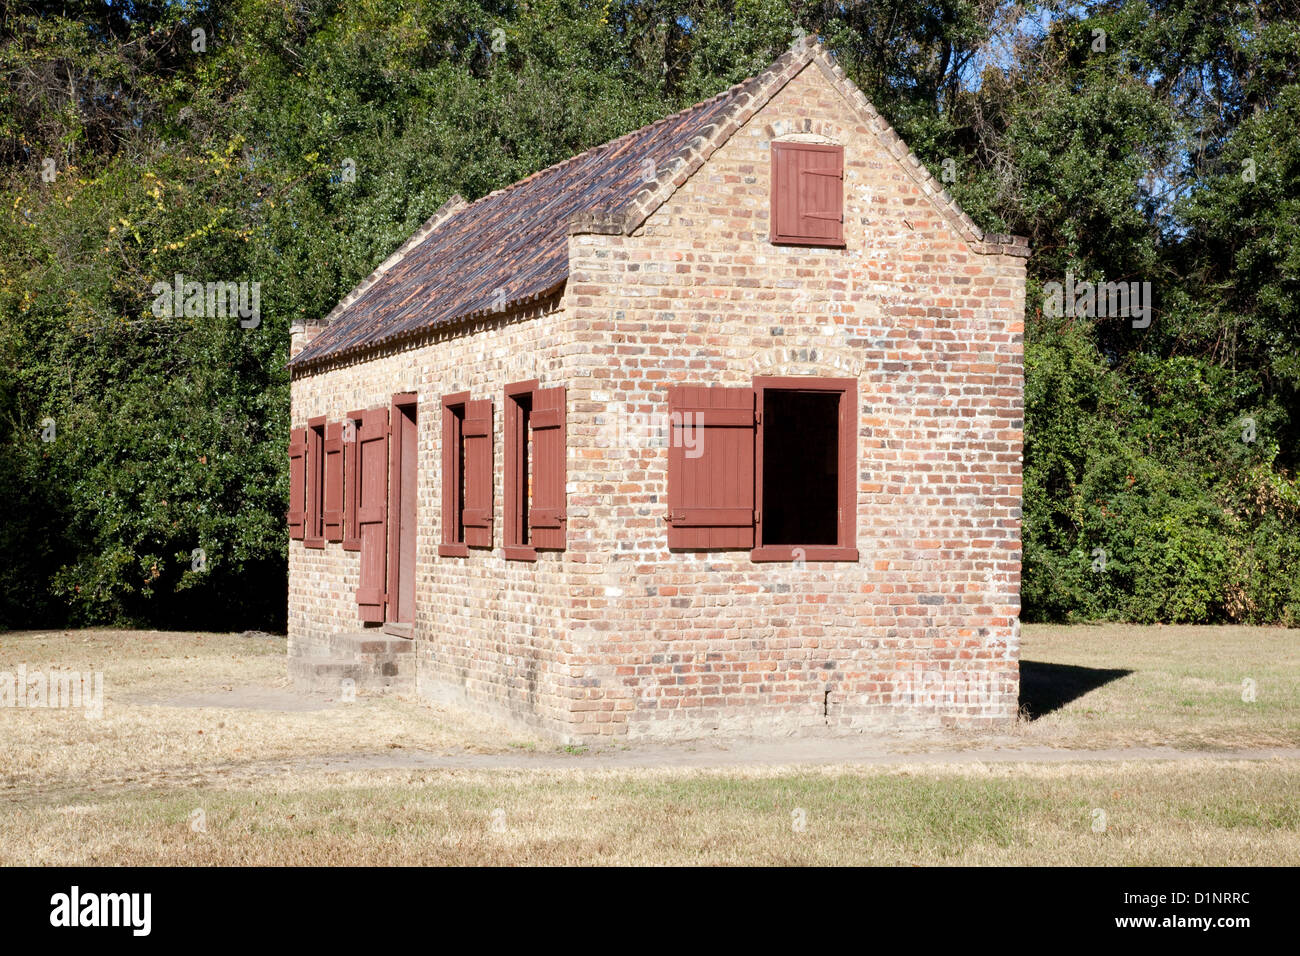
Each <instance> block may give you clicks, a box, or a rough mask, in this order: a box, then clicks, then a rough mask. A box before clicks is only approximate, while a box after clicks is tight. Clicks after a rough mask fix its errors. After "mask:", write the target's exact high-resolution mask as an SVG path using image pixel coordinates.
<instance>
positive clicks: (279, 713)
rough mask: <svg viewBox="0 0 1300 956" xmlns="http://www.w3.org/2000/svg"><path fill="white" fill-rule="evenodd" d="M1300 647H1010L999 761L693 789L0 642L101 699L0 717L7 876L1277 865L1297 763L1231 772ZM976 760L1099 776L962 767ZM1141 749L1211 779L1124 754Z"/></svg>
mask: <svg viewBox="0 0 1300 956" xmlns="http://www.w3.org/2000/svg"><path fill="white" fill-rule="evenodd" d="M1298 637H1300V634H1297V632H1295V631H1281V630H1272V629H1249V628H1126V627H1105V628H1048V627H1026V628H1025V633H1024V643H1023V658H1024V661H1025V664H1024V673H1025V678H1024V684H1025V694H1024V700H1023V703H1024V707H1025V711H1026V715H1025V719H1023V720H1022V721H1021V722H1020V724H1019V726H1018V727H1017V728H1016V730H1015V731H1014V732H1013V733H1010V734H1007V735H1004V736H1002V737H999V738H995V739H989V738H979V739H972V738H970V737H963V736H959V735H951V734H948V735H933V736H928V737H924V738H889V739H887V740H871V741H870V743H871V744H872V746H873V747H877V748H880V747H884V748H887V749H892V750H895V751H901V752H915V751H928V752H930V753H929V754H928V757H929V758H930V759H929V761H928V762H925V763H919V762H918V763H912V762H910V761H911V760H912V759H913V758H910V757H909V758H906V760H904V761H903V762H901V763H900V762H899V760H901V759H903V758H897V757H896V758H895V760H894V761H893V762H891V763H889V764H885V763H883V762H877V763H870V762H867V763H863V762H862V761H853V762H851V763H850V762H841V763H839V764H831V765H826V766H789V765H785V766H782V765H776V764H771V763H770V762H761V761H759V762H755V763H753V764H752V765H742V766H726V767H713V768H708V767H698V766H688V765H685V764H684V763H683V762H681V761H678V760H675V759H674V756H673V755H674V753H676V751H674V750H672V749H671V748H665V749H663V750H662V751H661V752H662V755H663V757H664V759H663V761H662V762H663V765H662V766H649V767H635V768H618V767H610V766H608V765H606V764H602V763H601V759H602V758H601V754H600V753H599V752H596V751H588V752H586V753H576V752H569V751H565V750H562V749H560V748H557V747H555V746H554V745H552V744H547V743H544V742H542V741H541V740H538V739H536V738H533V737H530V736H529V735H527V734H524V733H521V732H519V731H517V730H513V729H509V728H506V727H504V726H500V725H495V724H492V723H491V722H488V721H484V720H482V719H481V718H469V717H466V716H465V715H462V714H459V713H457V712H453V711H446V710H441V709H435V708H430V707H428V706H425V705H422V704H417V703H415V702H411V701H404V700H398V699H393V698H385V697H363V698H360V699H359V700H358V701H357V702H356V703H354V704H346V705H344V704H334V703H329V704H326V703H323V702H316V703H313V702H310V701H306V700H304V699H302V698H298V697H296V695H293V694H292V693H290V692H289V691H288V689H287V688H286V686H285V684H286V682H285V680H284V676H283V675H284V669H285V667H284V644H283V640H282V639H276V638H265V637H239V636H234V635H203V634H159V633H150V632H111V631H109V632H105V631H72V632H46V633H36V632H25V633H11V634H0V671H9V672H13V671H14V670H15V669H16V668H17V666H18V665H20V664H24V665H25V666H26V668H27V670H28V671H29V672H31V671H34V670H37V669H40V668H46V669H47V670H48V669H50V668H51V667H57V668H59V669H63V670H73V669H77V670H99V671H103V673H104V695H105V705H104V714H103V717H102V718H101V719H98V720H87V719H85V718H84V716H83V715H82V714H81V713H79V712H77V711H74V710H28V709H18V708H0V740H2V741H3V744H4V746H3V747H2V748H0V801H2V802H3V804H4V806H3V812H2V813H0V863H4V864H23V863H71V864H92V863H93V864H127V863H137V864H139V863H142V864H154V863H160V864H161V863H175V864H196V865H197V864H214V863H225V864H244V863H252V864H329V865H350V864H386V863H408V864H423V863H472V864H479V863H483V864H493V863H541V864H560V863H656V864H671V863H737V864H739V863H757V864H766V863H786V864H813V865H826V864H838V863H844V864H850V863H882V864H921V865H926V864H935V863H955V864H966V863H979V864H1014V865H1024V864H1060V863H1094V864H1174V865H1178V864H1268V865H1272V864H1285V865H1295V864H1296V863H1297V862H1300V810H1298V809H1297V801H1296V799H1295V794H1296V793H1297V792H1298V791H1300V760H1297V759H1295V758H1294V756H1291V755H1288V756H1286V757H1276V756H1275V757H1269V758H1264V757H1261V758H1260V759H1247V760H1241V759H1228V754H1227V752H1228V751H1235V750H1258V749H1259V748H1286V749H1289V750H1292V751H1294V750H1295V749H1296V748H1300V717H1298V714H1300V676H1298V673H1300V666H1297V665H1300V655H1298V648H1300V644H1298V642H1297V638H1298ZM1246 679H1249V680H1251V681H1253V687H1254V699H1253V700H1243V699H1242V687H1243V681H1245V680H1246ZM1248 696H1249V695H1248ZM991 745H992V746H997V747H1000V748H1004V749H1005V748H1016V747H1032V748H1043V747H1055V748H1073V749H1076V750H1084V751H1087V750H1091V751H1096V752H1097V753H1096V755H1095V756H1096V759H1091V755H1089V754H1087V753H1074V754H1070V755H1069V756H1070V757H1072V758H1077V759H1072V760H1071V761H1070V762H1051V763H1048V762H1043V761H1041V760H1039V761H1033V760H1026V761H1024V762H1021V761H1020V760H1019V758H1018V757H1017V756H1016V755H1015V754H1011V755H1010V759H1009V760H1008V759H1007V755H1005V754H1004V755H1003V758H1002V762H991V761H986V760H979V761H976V762H956V758H958V757H960V756H961V754H960V751H961V750H962V749H963V748H970V747H974V746H979V747H983V748H987V747H989V746H991ZM1156 745H1165V746H1170V747H1174V748H1180V749H1182V750H1184V751H1190V750H1197V751H1201V753H1199V754H1198V755H1196V756H1190V757H1188V758H1186V759H1180V760H1174V761H1140V760H1129V759H1123V753H1119V754H1118V755H1117V754H1116V752H1115V751H1116V750H1117V749H1121V750H1122V748H1128V747H1151V746H1156ZM949 751H952V752H953V754H952V756H953V757H954V761H953V762H945V761H946V757H947V755H948V752H949ZM1028 752H1029V751H1026V753H1028ZM1035 752H1037V750H1036V751H1035ZM787 753H789V751H787ZM385 755H386V756H385ZM402 755H412V756H419V755H455V756H456V757H457V758H458V759H460V758H463V759H466V760H478V761H480V762H481V763H482V766H470V767H468V768H457V767H443V768H438V769H420V768H418V767H414V766H413V767H411V768H405V767H402V766H400V764H401V757H402ZM476 755H477V756H476ZM1103 756H1105V759H1102V758H1103ZM327 758H328V759H331V760H335V759H341V758H347V760H350V761H351V762H350V763H347V761H345V763H347V766H348V767H349V769H345V770H330V769H328V767H327V766H325V764H323V763H322V762H323V761H325V760H326V759H327ZM378 758H383V760H381V761H379V762H376V764H375V765H374V766H373V767H370V768H367V767H366V766H365V764H364V761H365V760H367V759H377V760H378ZM394 759H396V762H397V763H398V764H399V766H393V765H392V763H393V760H394ZM507 759H509V760H510V761H511V764H510V766H509V767H502V768H500V769H492V768H491V765H492V763H493V762H494V761H500V762H504V761H506V760H507ZM384 761H387V762H386V763H385V762H384ZM788 762H789V761H787V763H788ZM534 764H535V765H534ZM358 768H360V769H358Z"/></svg>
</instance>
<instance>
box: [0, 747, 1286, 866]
mask: <svg viewBox="0 0 1300 956" xmlns="http://www.w3.org/2000/svg"><path fill="white" fill-rule="evenodd" d="M1297 786H1300V765H1297V763H1296V762H1295V761H1289V762H1278V763H1262V762H1261V763H1255V762H1252V763H1235V764H1231V765H1229V764H1227V763H1223V762H1219V761H1211V760H1206V761H1195V762H1188V763H1185V764H1154V765H1153V764H1119V765H1109V766H1097V765H1078V764H1072V765H1067V766H1052V767H1045V766H1041V765H1024V764H1021V765H998V766H979V765H975V766H970V765H967V766H960V767H956V766H938V767H926V768H923V769H907V768H894V769H881V768H874V769H873V768H864V767H830V768H824V769H819V770H803V771H791V770H789V769H786V770H779V769H756V770H742V771H737V770H728V771H718V770H684V769H681V768H671V769H660V770H639V771H632V772H628V771H617V772H615V771H597V772H589V771H580V770H568V771H545V772H531V771H493V772H479V771H472V772H466V771H437V772H417V773H412V772H398V771H387V772H378V773H367V774H348V775H330V776H313V775H303V774H293V775H285V776H283V777H276V778H267V779H263V780H261V781H258V782H256V783H254V782H251V781H244V782H242V783H241V784H239V785H233V786H229V785H228V786H223V787H219V788H199V789H193V790H187V789H176V788H168V789H164V790H154V789H147V788H131V789H120V788H119V789H114V790H112V791H111V792H106V793H86V794H84V795H82V796H81V797H80V798H79V799H78V801H77V802H76V803H74V804H68V803H66V802H63V801H58V800H46V799H40V798H36V797H34V798H33V799H29V800H24V801H22V803H21V805H20V806H17V807H11V808H10V812H8V813H5V814H4V815H3V816H0V863H6V864H49V863H66V864H106V863H110V864H127V863H130V864H143V865H154V864H173V865H175V864H182V865H264V864H290V865H325V866H348V865H367V864H370V865H429V864H471V865H477V864H543V865H550V864H634V865H636V864H756V865H765V864H786V865H815V866H826V865H839V864H887V865H929V864H959V865H964V864H981V865H1017V866H1024V865H1054V864H1093V865H1120V864H1124V865H1131V864H1137V865H1178V866H1181V865H1200V864H1216V865H1218V864H1240V865H1295V864H1296V863H1297V862H1300V819H1298V816H1300V810H1297V805H1296V802H1295V801H1294V799H1293V798H1292V795H1293V794H1294V793H1295V792H1296V789H1297ZM1097 810H1104V811H1105V813H1106V815H1107V820H1106V824H1107V825H1106V829H1105V831H1104V832H1094V830H1093V824H1094V819H1095V811H1097ZM197 811H202V814H203V817H202V820H203V829H202V830H199V829H196V825H195V824H196V822H197V820H198V817H197V816H196V813H197ZM799 811H802V815H801V818H802V820H803V821H804V824H805V826H804V830H803V831H802V832H798V831H797V830H796V828H795V823H796V819H798V817H796V816H795V815H796V814H798V812H799ZM494 825H496V826H498V827H499V828H500V831H501V832H497V830H496V829H494Z"/></svg>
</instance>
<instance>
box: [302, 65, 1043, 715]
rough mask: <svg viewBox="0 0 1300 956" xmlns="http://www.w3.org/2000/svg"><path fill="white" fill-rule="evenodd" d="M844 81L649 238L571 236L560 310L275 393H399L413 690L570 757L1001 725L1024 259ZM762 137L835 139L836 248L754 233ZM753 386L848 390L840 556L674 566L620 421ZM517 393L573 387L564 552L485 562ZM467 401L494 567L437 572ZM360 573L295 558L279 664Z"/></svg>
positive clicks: (700, 190) (810, 99) (761, 203)
mask: <svg viewBox="0 0 1300 956" xmlns="http://www.w3.org/2000/svg"><path fill="white" fill-rule="evenodd" d="M836 84H837V79H836V77H835V75H834V74H833V72H828V71H826V70H824V69H823V68H822V66H821V65H819V64H818V63H813V64H812V65H810V66H808V67H806V68H805V69H804V70H803V72H802V73H800V74H799V75H798V76H797V77H796V78H795V79H794V80H793V81H791V82H790V83H789V85H788V86H786V87H785V88H784V89H783V90H781V92H779V93H777V94H776V96H775V98H774V99H773V100H772V101H771V102H770V103H768V104H767V106H765V107H764V108H763V109H762V110H761V111H760V112H759V113H758V114H757V115H756V116H754V117H752V118H751V119H749V121H748V122H747V123H746V124H745V125H744V126H743V127H742V128H741V129H740V130H739V131H738V132H736V133H735V135H734V136H733V137H732V138H731V139H730V140H728V141H727V142H726V143H725V144H724V145H722V146H721V148H719V149H718V150H717V151H716V152H714V153H713V154H712V155H711V156H710V157H709V158H708V159H707V161H706V162H705V163H704V165H703V166H702V167H701V168H699V169H698V171H696V172H695V173H694V174H693V175H691V176H690V177H689V178H688V179H687V180H686V181H685V183H684V184H683V185H682V186H681V188H680V189H679V190H678V191H677V192H676V193H674V194H673V195H672V197H671V198H670V199H669V201H668V202H667V203H666V204H665V205H663V206H662V207H660V208H659V209H658V210H657V211H655V212H654V213H653V214H652V215H651V216H650V218H649V219H648V220H647V221H646V222H645V224H644V225H643V227H642V228H640V229H639V230H637V231H636V232H634V233H633V234H632V235H630V236H625V235H606V234H588V235H575V236H573V237H571V239H570V256H571V266H570V280H569V284H568V287H567V289H566V290H565V294H564V300H563V303H562V308H561V309H558V310H557V311H555V312H553V313H551V314H549V315H543V316H533V317H524V318H517V317H501V318H498V319H495V320H493V321H488V322H481V323H476V324H474V325H472V326H470V327H469V329H468V330H467V331H466V334H463V335H457V336H452V337H440V338H435V339H430V340H427V341H425V342H423V343H420V344H419V345H418V346H414V347H406V348H403V349H402V350H400V351H396V352H392V353H388V354H384V355H382V356H381V357H378V358H372V359H370V360H367V361H362V362H356V361H352V362H349V363H344V364H341V365H339V366H337V367H334V368H330V369H328V370H325V371H318V372H313V373H311V374H308V375H305V376H304V375H301V374H300V375H297V376H295V381H294V384H293V421H294V424H296V425H297V424H302V423H304V422H305V421H306V420H307V419H308V418H310V417H312V416H315V415H327V416H329V418H330V419H331V420H336V419H338V418H340V417H341V416H342V415H343V414H344V413H346V412H348V411H351V410H353V409H358V408H366V407H373V406H376V405H386V404H387V403H388V401H389V398H390V397H391V395H392V394H393V393H394V392H397V391H404V390H415V391H417V392H418V393H419V399H420V404H419V435H420V444H419V448H420V451H419V462H420V471H419V493H418V495H419V518H418V520H419V534H418V538H419V540H418V559H417V572H416V573H417V588H418V590H417V611H416V627H415V640H416V643H417V654H418V657H419V668H420V670H419V681H418V686H419V689H420V692H421V693H422V694H424V695H426V696H429V697H434V698H439V699H451V700H457V701H459V702H461V703H464V704H467V705H469V706H471V707H476V708H480V709H483V710H486V711H492V712H495V713H499V714H508V715H511V716H513V717H514V718H515V719H517V720H520V721H522V722H524V723H527V724H529V725H531V726H534V727H537V728H539V729H543V730H546V731H548V732H551V733H553V734H555V735H557V736H560V737H562V738H566V739H577V738H582V737H586V736H589V735H596V734H603V735H609V734H628V735H631V736H672V735H694V734H700V733H706V732H709V731H711V730H715V729H717V730H721V731H724V732H752V733H801V732H817V731H825V730H827V729H828V728H829V729H831V730H843V729H848V728H884V727H906V726H932V725H935V724H938V723H940V722H944V723H955V724H961V725H963V726H972V727H977V726H981V725H988V724H991V723H994V722H999V721H1006V720H1009V719H1010V718H1011V717H1013V716H1014V714H1015V710H1016V706H1017V690H1018V676H1017V675H1018V647H1017V636H1018V630H1017V628H1016V626H1015V623H1014V622H1015V619H1016V616H1017V615H1018V613H1019V580H1020V454H1021V440H1022V395H1021V375H1022V344H1021V338H1022V330H1023V324H1022V323H1023V295H1024V260H1023V258H1020V257H1018V256H1014V255H1004V254H1001V252H1000V251H999V249H998V247H996V246H990V244H988V243H979V242H977V241H976V240H975V239H974V238H972V236H971V235H970V234H969V233H966V234H965V237H963V232H962V231H961V223H960V221H959V220H958V219H957V216H956V215H955V214H954V213H952V212H948V213H944V212H942V211H941V209H942V202H943V201H942V200H941V201H940V205H939V206H936V205H935V204H934V203H933V202H931V200H930V199H929V198H927V196H926V195H925V194H924V189H926V188H929V187H928V186H926V185H925V183H926V182H927V179H928V178H927V177H925V176H924V175H920V176H918V175H916V174H914V173H911V172H909V171H908V167H907V166H906V164H905V163H900V161H899V158H898V156H896V155H895V154H894V153H893V152H891V151H890V148H891V145H892V147H893V149H894V152H897V151H898V149H899V147H898V144H897V142H896V140H890V139H889V138H888V136H886V137H885V138H884V139H882V138H881V137H880V136H878V135H877V133H876V132H875V131H874V130H873V129H872V128H871V120H870V118H868V119H866V120H864V118H863V116H862V114H861V113H860V112H857V111H855V110H854V108H853V106H852V104H851V102H850V100H849V99H846V96H845V94H844V93H843V92H842V89H841V88H840V87H838V86H837V85H836ZM859 105H861V104H859ZM774 138H781V139H803V140H806V141H819V142H835V143H839V144H842V145H844V146H845V154H846V179H845V197H846V209H845V212H846V223H845V233H846V248H845V249H843V250H827V249H816V248H808V247H774V246H772V245H771V244H770V243H769V242H768V241H767V235H768V218H767V217H768V204H769V183H768V170H769V145H770V142H771V141H772V140H773V139H774ZM903 153H904V154H905V150H903ZM755 375H817V376H827V377H836V378H843V377H853V378H856V379H857V382H858V399H859V411H860V415H861V420H860V429H859V433H858V449H857V454H858V471H859V475H858V514H857V539H858V540H857V546H858V549H859V551H860V559H859V561H858V562H856V563H840V562H832V563H826V562H808V563H807V564H806V565H803V566H794V565H791V564H785V563H775V564H755V563H754V562H752V561H751V559H750V556H749V552H748V551H743V552H717V553H708V554H696V553H689V554H684V553H672V552H669V551H668V550H667V529H666V523H665V521H664V518H663V514H664V511H665V508H666V501H667V487H666V474H667V470H666V469H667V453H666V449H665V448H664V444H663V442H662V440H658V439H656V436H655V435H654V434H651V433H647V432H646V431H645V430H644V429H643V428H642V427H641V425H642V424H643V423H644V421H645V420H644V419H641V420H638V419H636V418H634V417H633V416H647V417H648V416H650V415H653V414H655V413H658V414H663V413H665V412H666V411H667V395H666V388H667V386H669V385H670V384H676V383H685V384H700V385H710V384H718V385H748V384H750V383H751V382H752V379H753V377H754V376H755ZM534 377H536V378H538V379H540V381H541V384H542V385H543V386H549V385H559V384H563V385H565V386H567V388H568V398H569V407H568V435H569V472H568V479H569V498H568V514H569V548H568V550H567V551H566V552H564V553H562V554H554V553H542V554H541V556H540V557H539V560H538V561H537V562H535V563H531V562H515V561H505V560H504V559H503V558H502V557H501V543H502V501H501V489H502V468H503V453H502V448H503V443H502V425H503V417H504V416H503V408H502V398H501V396H502V387H503V386H504V385H505V384H506V383H507V382H513V381H519V380H524V379H528V378H534ZM462 390H469V391H471V392H472V393H473V395H474V397H476V398H479V397H490V398H492V400H493V404H494V423H495V428H496V439H495V454H494V467H495V469H496V476H495V482H494V488H495V495H496V511H495V526H494V535H495V548H494V549H493V551H491V552H484V551H478V550H471V554H470V557H469V558H440V557H438V556H437V541H438V540H439V536H440V533H441V532H440V521H439V517H440V516H439V513H438V512H439V501H440V493H441V492H440V482H441V475H440V470H441V469H440V467H439V461H440V457H439V455H440V451H439V448H438V444H439V441H438V440H439V436H440V415H441V409H440V400H441V396H442V395H444V394H447V393H451V392H456V391H462ZM357 568H358V557H357V554H356V553H355V552H345V551H343V550H342V549H341V547H340V546H339V545H338V544H326V547H325V549H324V551H313V550H309V549H304V548H303V547H302V544H301V542H297V541H294V542H291V544H290V582H291V584H290V595H289V611H290V616H289V627H290V641H291V653H294V652H301V651H309V650H310V648H311V647H312V646H313V645H312V642H311V636H312V635H313V634H321V633H328V632H330V631H334V630H354V629H356V628H357V626H358V625H357V613H356V605H355V603H354V601H353V591H354V590H355V588H356V577H357Z"/></svg>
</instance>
